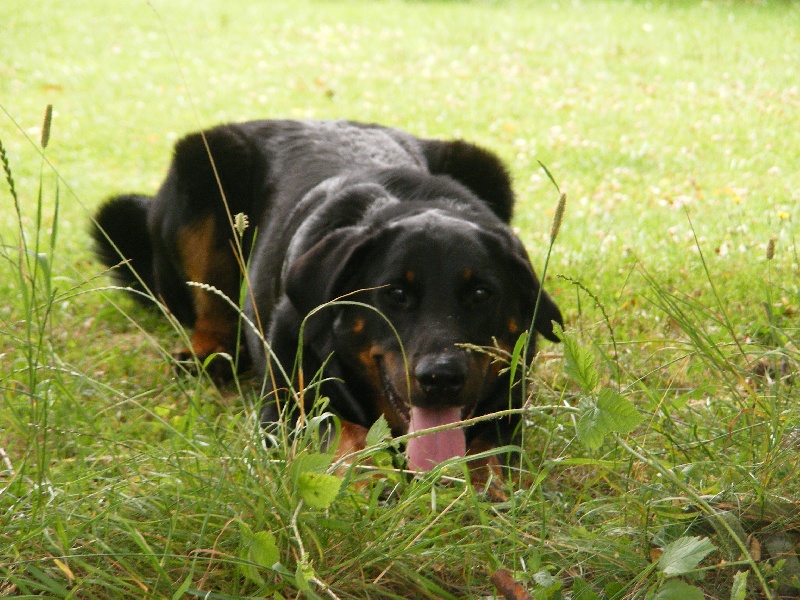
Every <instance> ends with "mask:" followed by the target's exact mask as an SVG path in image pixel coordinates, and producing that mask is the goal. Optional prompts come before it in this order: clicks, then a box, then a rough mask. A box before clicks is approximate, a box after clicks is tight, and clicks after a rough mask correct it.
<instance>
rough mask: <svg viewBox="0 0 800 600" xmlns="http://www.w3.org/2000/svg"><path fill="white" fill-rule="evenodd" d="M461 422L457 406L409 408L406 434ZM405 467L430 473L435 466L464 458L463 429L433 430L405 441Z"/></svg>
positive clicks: (459, 408)
mask: <svg viewBox="0 0 800 600" xmlns="http://www.w3.org/2000/svg"><path fill="white" fill-rule="evenodd" d="M460 420H461V407H458V406H457V407H455V408H443V409H432V408H417V407H416V406H412V407H411V426H410V427H409V433H414V432H416V431H421V430H423V429H429V428H431V427H438V426H439V425H448V424H450V423H455V422H456V421H460ZM406 453H407V454H408V468H409V469H411V470H413V471H430V470H431V469H432V468H433V467H435V466H436V465H438V464H439V463H441V462H443V461H445V460H447V459H448V458H453V457H454V456H464V455H465V454H466V453H467V442H466V439H465V438H464V430H463V429H462V428H460V427H457V428H454V429H447V430H445V431H437V432H436V433H429V434H427V435H421V436H419V437H415V438H411V439H410V440H408V448H407V449H406Z"/></svg>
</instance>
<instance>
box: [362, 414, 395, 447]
mask: <svg viewBox="0 0 800 600" xmlns="http://www.w3.org/2000/svg"><path fill="white" fill-rule="evenodd" d="M391 437H392V431H391V429H390V428H389V423H388V422H387V421H386V417H384V416H383V415H381V416H380V417H378V420H377V421H375V422H374V423H373V424H372V427H370V428H369V431H368V432H367V446H375V445H377V444H380V443H381V442H383V441H384V440H387V439H389V438H391Z"/></svg>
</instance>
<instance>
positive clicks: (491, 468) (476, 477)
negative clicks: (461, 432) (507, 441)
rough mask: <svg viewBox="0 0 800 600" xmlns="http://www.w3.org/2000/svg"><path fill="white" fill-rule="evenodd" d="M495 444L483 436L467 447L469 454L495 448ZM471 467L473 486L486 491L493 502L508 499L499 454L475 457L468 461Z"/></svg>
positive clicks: (470, 475)
mask: <svg viewBox="0 0 800 600" xmlns="http://www.w3.org/2000/svg"><path fill="white" fill-rule="evenodd" d="M494 447H495V446H494V444H490V443H489V442H487V441H486V440H484V439H483V438H479V437H478V438H475V439H474V440H472V441H471V442H470V443H469V446H468V447H467V456H469V455H471V454H480V453H481V452H486V451H487V450H491V449H492V448H494ZM467 465H468V467H469V478H470V483H471V484H472V487H474V488H475V489H476V490H478V491H482V492H485V493H486V496H487V497H488V498H489V500H491V501H492V502H504V501H505V500H508V494H506V492H505V490H504V489H503V482H504V478H503V467H502V465H501V464H500V461H499V460H498V459H497V456H496V455H495V456H488V457H486V458H475V459H473V460H470V461H469V462H468V463H467Z"/></svg>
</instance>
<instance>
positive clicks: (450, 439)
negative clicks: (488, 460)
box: [378, 361, 474, 471]
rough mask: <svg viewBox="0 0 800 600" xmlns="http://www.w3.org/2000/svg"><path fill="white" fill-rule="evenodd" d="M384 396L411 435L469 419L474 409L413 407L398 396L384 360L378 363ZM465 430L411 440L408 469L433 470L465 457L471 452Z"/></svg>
mask: <svg viewBox="0 0 800 600" xmlns="http://www.w3.org/2000/svg"><path fill="white" fill-rule="evenodd" d="M378 368H379V371H380V376H381V384H382V386H383V393H384V394H385V395H386V397H387V399H388V400H389V403H390V404H391V406H392V408H393V409H394V410H395V412H396V413H397V415H398V416H399V417H400V418H401V419H402V421H403V422H404V423H405V424H406V426H407V427H408V433H416V432H418V431H423V430H425V429H431V428H434V427H440V426H444V425H452V424H454V423H457V422H459V421H461V420H462V419H464V418H465V417H466V416H468V413H470V412H472V410H473V409H474V406H472V407H464V406H447V407H443V408H421V407H419V406H413V405H409V404H408V402H406V401H405V400H404V399H403V398H402V397H401V396H400V394H398V393H397V390H396V389H395V387H394V385H393V384H392V381H391V378H390V377H389V374H388V373H387V371H386V368H385V366H384V365H383V362H382V361H378ZM466 446H467V442H466V437H465V435H464V429H463V428H461V427H451V428H448V429H443V430H441V431H435V432H432V433H427V434H423V435H420V436H417V437H414V438H411V439H410V440H408V445H407V448H406V456H407V458H408V468H409V469H411V470H414V471H430V470H431V469H432V468H434V467H435V466H436V465H438V464H440V463H442V462H444V461H445V460H447V459H449V458H454V457H456V456H464V455H465V454H466V452H467V447H466Z"/></svg>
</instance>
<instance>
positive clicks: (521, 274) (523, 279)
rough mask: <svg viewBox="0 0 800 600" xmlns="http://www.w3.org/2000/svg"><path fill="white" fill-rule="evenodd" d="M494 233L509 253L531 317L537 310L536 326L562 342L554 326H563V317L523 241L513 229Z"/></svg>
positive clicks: (524, 304) (553, 339)
mask: <svg viewBox="0 0 800 600" xmlns="http://www.w3.org/2000/svg"><path fill="white" fill-rule="evenodd" d="M491 237H492V238H495V240H496V241H495V243H499V244H500V246H501V252H503V254H505V256H506V257H507V260H508V265H509V268H510V272H511V275H512V279H513V281H514V283H515V285H516V286H517V287H518V289H519V291H520V296H521V298H522V304H523V310H524V312H525V313H527V314H528V315H530V317H531V318H533V315H534V312H535V313H536V320H535V321H534V322H533V327H534V329H535V330H536V331H538V332H539V333H541V334H542V335H543V336H544V337H545V338H547V339H548V340H550V341H551V342H560V341H561V338H559V337H558V336H557V335H556V333H555V331H554V330H553V323H554V322H555V323H558V324H559V325H561V326H562V327H563V326H564V318H563V317H562V316H561V311H560V310H559V309H558V306H557V305H556V303H555V302H554V301H553V299H552V298H551V297H550V296H549V295H548V294H547V292H545V291H544V290H543V289H541V288H542V285H541V283H540V282H539V278H538V277H537V276H536V272H535V271H534V270H533V266H532V265H531V261H530V259H529V258H528V253H527V252H526V251H525V247H524V246H523V245H522V242H520V241H519V239H518V238H517V237H516V236H515V235H513V234H512V233H511V232H510V230H509V231H507V232H506V231H503V232H502V233H499V234H498V235H496V236H495V235H492V236H491ZM540 290H541V293H540ZM537 301H538V305H539V306H538V308H537V306H536V304H537Z"/></svg>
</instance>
